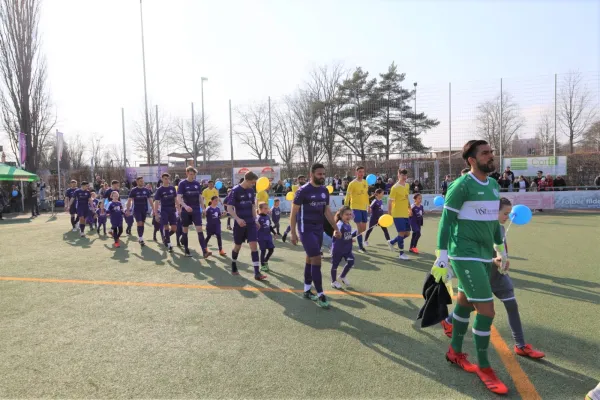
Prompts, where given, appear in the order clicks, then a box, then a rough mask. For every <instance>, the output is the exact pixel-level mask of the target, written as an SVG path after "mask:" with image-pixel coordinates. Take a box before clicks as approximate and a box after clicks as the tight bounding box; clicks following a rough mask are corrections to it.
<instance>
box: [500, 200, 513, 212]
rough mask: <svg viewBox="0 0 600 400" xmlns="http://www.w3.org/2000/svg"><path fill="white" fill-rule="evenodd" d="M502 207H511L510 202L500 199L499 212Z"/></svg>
mask: <svg viewBox="0 0 600 400" xmlns="http://www.w3.org/2000/svg"><path fill="white" fill-rule="evenodd" d="M504 206H512V203H511V201H510V200H509V199H508V198H506V197H500V208H499V210H502V207H504Z"/></svg>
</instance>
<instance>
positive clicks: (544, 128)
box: [535, 111, 554, 156]
mask: <svg viewBox="0 0 600 400" xmlns="http://www.w3.org/2000/svg"><path fill="white" fill-rule="evenodd" d="M535 138H536V139H537V142H538V143H539V145H540V155H543V156H547V155H550V154H552V152H553V149H554V114H553V113H552V112H550V111H546V112H544V113H543V114H542V116H541V117H540V120H539V122H538V124H537V127H536V130H535Z"/></svg>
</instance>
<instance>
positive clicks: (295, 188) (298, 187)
mask: <svg viewBox="0 0 600 400" xmlns="http://www.w3.org/2000/svg"><path fill="white" fill-rule="evenodd" d="M298 189H300V185H292V193H296V192H297V191H298Z"/></svg>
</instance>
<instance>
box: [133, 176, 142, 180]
mask: <svg viewBox="0 0 600 400" xmlns="http://www.w3.org/2000/svg"><path fill="white" fill-rule="evenodd" d="M140 179H144V177H143V176H138V177H136V178H135V180H136V181H139V180H140Z"/></svg>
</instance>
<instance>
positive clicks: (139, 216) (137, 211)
mask: <svg viewBox="0 0 600 400" xmlns="http://www.w3.org/2000/svg"><path fill="white" fill-rule="evenodd" d="M133 216H134V217H135V221H136V222H140V221H141V222H145V221H146V217H147V216H148V210H147V209H146V207H134V208H133Z"/></svg>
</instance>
